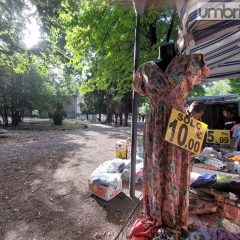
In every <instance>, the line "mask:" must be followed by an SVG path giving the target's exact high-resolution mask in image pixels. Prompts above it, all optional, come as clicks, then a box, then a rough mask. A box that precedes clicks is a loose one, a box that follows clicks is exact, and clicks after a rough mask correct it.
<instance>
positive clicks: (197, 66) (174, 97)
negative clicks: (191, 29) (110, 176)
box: [133, 54, 208, 229]
mask: <svg viewBox="0 0 240 240" xmlns="http://www.w3.org/2000/svg"><path fill="white" fill-rule="evenodd" d="M207 74H208V71H207V68H205V66H204V62H203V59H202V55H199V54H196V55H178V56H176V57H175V58H174V59H173V60H172V61H171V63H170V64H169V65H168V67H167V69H166V70H165V72H164V71H162V70H161V69H160V68H159V67H158V65H156V64H155V63H154V62H148V63H145V64H143V65H142V66H140V67H139V69H138V70H137V72H136V74H135V76H134V80H133V90H135V91H136V92H138V93H140V94H141V95H143V96H146V97H147V98H148V100H149V103H150V105H151V110H152V112H151V116H150V117H149V119H148V120H147V122H146V125H145V129H144V170H143V200H144V210H145V213H146V215H147V216H148V217H149V218H150V219H151V220H153V221H154V222H155V224H156V226H165V227H167V228H171V229H181V228H186V227H187V222H188V205H189V200H188V199H189V186H190V154H189V153H188V152H187V151H186V150H184V149H181V148H179V147H177V146H175V145H172V144H170V143H168V142H166V141H165V140H164V138H165V133H166V128H167V125H168V120H169V117H170V113H171V109H172V107H174V108H176V109H177V110H179V111H182V112H185V109H184V104H185V102H186V100H187V97H188V95H189V93H190V91H191V90H192V88H193V86H194V84H196V78H197V80H198V81H199V82H198V83H200V82H201V80H202V78H203V77H206V75H207Z"/></svg>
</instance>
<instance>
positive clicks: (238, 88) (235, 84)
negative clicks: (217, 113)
mask: <svg viewBox="0 0 240 240" xmlns="http://www.w3.org/2000/svg"><path fill="white" fill-rule="evenodd" d="M229 86H230V88H231V90H230V92H231V93H238V94H240V78H235V79H231V80H229Z"/></svg>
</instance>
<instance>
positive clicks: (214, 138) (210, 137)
mask: <svg viewBox="0 0 240 240" xmlns="http://www.w3.org/2000/svg"><path fill="white" fill-rule="evenodd" d="M207 143H215V144H230V130H218V129H216V130H212V129H211V130H208V132H207Z"/></svg>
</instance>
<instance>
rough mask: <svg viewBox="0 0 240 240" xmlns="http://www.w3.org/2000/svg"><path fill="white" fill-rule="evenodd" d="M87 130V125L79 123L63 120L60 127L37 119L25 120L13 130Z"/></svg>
mask: <svg viewBox="0 0 240 240" xmlns="http://www.w3.org/2000/svg"><path fill="white" fill-rule="evenodd" d="M84 128H87V124H85V123H82V122H80V121H77V120H76V121H74V120H68V119H67V120H64V121H63V124H62V125H61V126H55V125H53V122H50V121H49V120H39V119H34V120H33V119H30V120H29V119H27V120H26V121H24V122H23V123H22V124H20V125H19V126H18V127H15V128H14V129H19V130H39V131H41V130H42V131H46V130H61V131H64V130H75V129H84Z"/></svg>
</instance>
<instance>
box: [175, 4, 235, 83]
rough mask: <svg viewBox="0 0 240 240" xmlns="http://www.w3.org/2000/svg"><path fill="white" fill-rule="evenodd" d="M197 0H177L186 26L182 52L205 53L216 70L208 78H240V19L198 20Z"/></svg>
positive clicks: (208, 63) (212, 79) (183, 30)
mask: <svg viewBox="0 0 240 240" xmlns="http://www.w3.org/2000/svg"><path fill="white" fill-rule="evenodd" d="M197 2H198V1H197V0H176V6H177V9H178V13H179V16H180V19H181V21H182V25H183V29H182V36H181V35H179V39H178V43H181V44H180V45H181V47H180V51H181V52H182V53H188V54H189V53H202V54H203V55H204V58H205V61H206V64H207V66H208V67H209V68H210V69H211V72H212V73H211V75H210V76H209V77H208V78H207V79H206V81H215V80H221V79H229V78H236V77H240V21H239V20H222V21H213V20H211V21H210V20H209V21H208V20H207V21H206V20H198V19H197ZM209 2H211V1H209ZM218 2H219V0H218ZM222 2H225V1H222ZM211 3H212V2H211Z"/></svg>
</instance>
